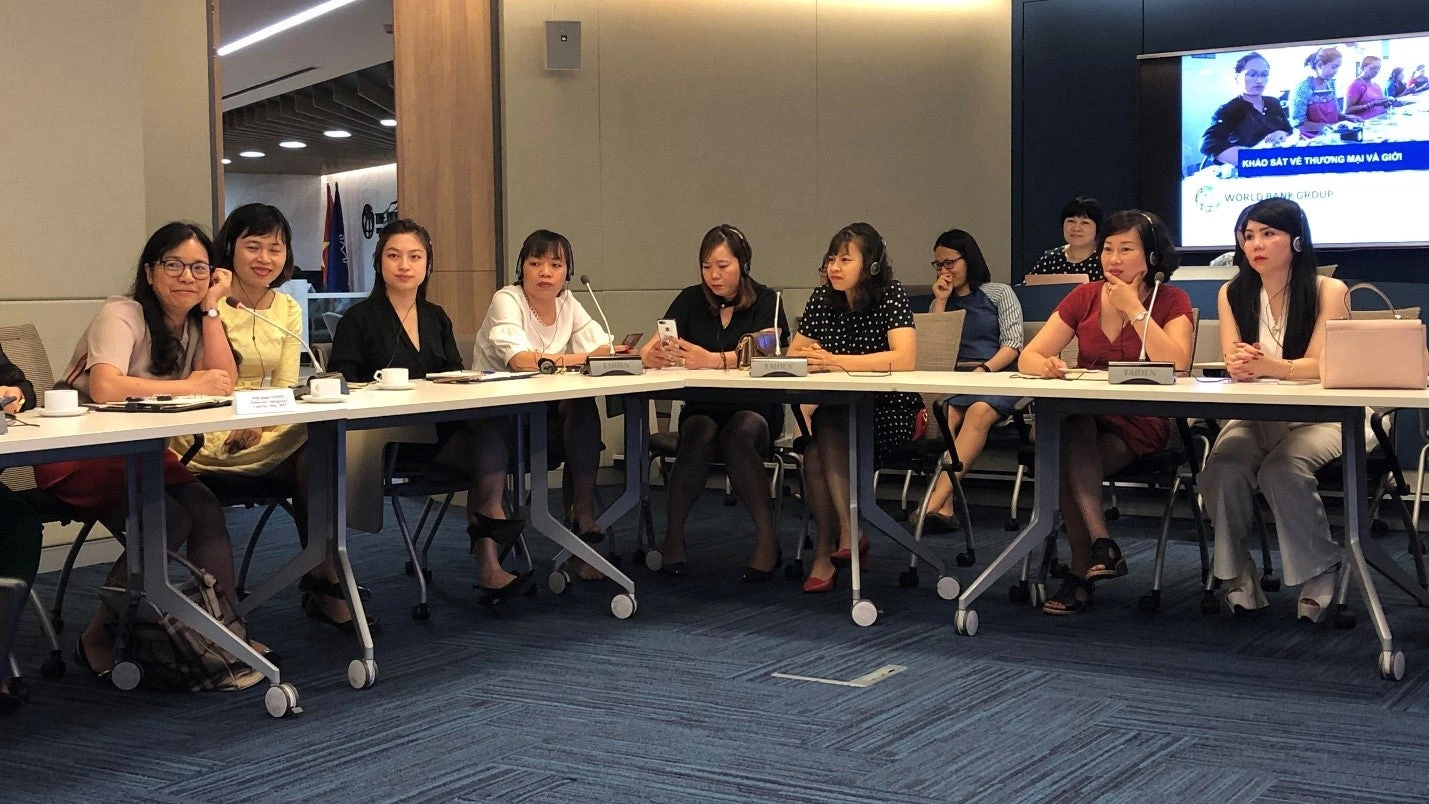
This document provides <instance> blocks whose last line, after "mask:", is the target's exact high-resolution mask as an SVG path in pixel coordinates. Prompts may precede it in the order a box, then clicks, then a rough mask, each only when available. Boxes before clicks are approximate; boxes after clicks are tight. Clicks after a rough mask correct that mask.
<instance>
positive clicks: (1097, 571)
mask: <svg viewBox="0 0 1429 804" xmlns="http://www.w3.org/2000/svg"><path fill="white" fill-rule="evenodd" d="M1125 574H1126V557H1125V556H1123V555H1122V554H1121V548H1120V547H1118V546H1117V544H1116V542H1114V541H1112V540H1111V539H1107V538H1102V539H1097V540H1096V541H1094V542H1092V565H1091V567H1089V568H1088V569H1087V576H1086V578H1087V580H1089V581H1103V580H1107V579H1108V578H1120V577H1121V576H1123V575H1125Z"/></svg>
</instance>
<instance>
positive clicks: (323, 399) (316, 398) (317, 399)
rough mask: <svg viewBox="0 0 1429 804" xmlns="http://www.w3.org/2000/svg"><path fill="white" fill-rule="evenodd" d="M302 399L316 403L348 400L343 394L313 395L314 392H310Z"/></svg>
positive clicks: (333, 402)
mask: <svg viewBox="0 0 1429 804" xmlns="http://www.w3.org/2000/svg"><path fill="white" fill-rule="evenodd" d="M302 401H304V402H311V403H312V404H314V405H332V404H336V403H339V402H346V401H347V397H345V396H343V395H341V394H338V395H337V396H313V395H312V394H308V395H307V396H304V397H303V399H302Z"/></svg>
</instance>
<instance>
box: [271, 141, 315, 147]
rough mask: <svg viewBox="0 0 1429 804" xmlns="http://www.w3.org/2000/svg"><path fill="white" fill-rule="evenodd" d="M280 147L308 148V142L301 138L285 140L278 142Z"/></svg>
mask: <svg viewBox="0 0 1429 804" xmlns="http://www.w3.org/2000/svg"><path fill="white" fill-rule="evenodd" d="M278 147H279V148H306V147H308V144H307V143H306V142H302V141H300V140H283V141H282V142H280V143H278Z"/></svg>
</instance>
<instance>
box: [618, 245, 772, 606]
mask: <svg viewBox="0 0 1429 804" xmlns="http://www.w3.org/2000/svg"><path fill="white" fill-rule="evenodd" d="M752 254H753V252H752V250H751V249H750V246H749V241H748V240H746V239H745V237H744V233H743V232H740V231H739V230H738V229H736V228H735V227H733V226H729V225H727V224H720V225H719V226H716V227H715V228H713V229H711V230H709V231H708V232H706V233H705V238H704V240H703V241H702V242H701V243H700V283H699V284H698V285H691V286H690V287H687V288H685V289H684V290H682V291H680V295H678V296H676V297H675V300H674V301H673V302H671V303H670V309H669V310H667V311H666V312H665V318H667V319H670V320H672V321H674V322H675V325H676V329H677V330H678V332H679V334H680V337H679V338H678V339H675V340H673V341H670V342H668V343H667V342H665V341H663V340H662V339H660V338H658V337H657V338H651V339H650V342H649V343H647V344H645V348H644V349H643V350H641V352H640V356H641V358H642V359H643V360H644V361H645V365H646V366H649V367H650V368H664V367H669V366H681V365H682V366H684V367H686V368H692V369H701V368H702V369H724V368H732V367H734V366H735V364H736V363H737V362H738V359H737V356H736V354H735V346H737V345H738V343H739V340H740V338H742V337H744V336H745V335H751V334H755V333H758V332H761V331H768V330H770V329H772V328H773V327H774V316H775V309H776V306H777V305H776V296H775V293H774V291H772V290H770V289H769V288H767V287H765V286H763V285H761V284H759V283H758V282H755V281H754V279H753V278H752V277H751V276H750V274H749V270H750V269H749V261H750V258H751V256H752ZM778 316H779V325H778V329H779V332H778V337H779V339H780V341H781V343H783V344H784V345H788V340H787V336H786V335H785V333H787V332H788V331H789V328H788V327H789V324H788V322H787V321H786V320H785V319H784V311H783V310H779V311H778ZM771 334H772V333H771ZM783 429H784V406H783V405H738V404H733V405H731V404H712V403H691V404H687V405H685V407H684V409H683V410H681V412H680V441H679V444H680V446H679V452H678V453H677V454H676V456H675V467H674V469H673V470H672V471H671V472H670V478H669V489H668V491H669V501H670V502H669V511H668V515H667V516H668V519H667V529H666V532H665V544H664V547H663V548H662V551H663V556H664V563H663V564H662V566H661V567H660V572H661V573H662V574H664V575H668V576H671V577H682V576H684V575H685V569H686V565H685V519H686V518H687V517H688V516H689V514H690V508H691V507H692V506H693V505H694V503H695V498H696V497H698V496H699V493H700V489H702V488H704V485H705V479H706V478H707V477H708V476H709V466H710V461H711V460H714V459H715V457H716V452H717V451H718V453H719V454H720V455H721V456H722V460H723V461H724V465H725V471H726V472H727V473H728V475H729V482H730V486H732V487H733V488H734V493H735V495H736V496H738V497H739V499H740V501H741V502H743V503H744V507H745V508H747V509H749V515H750V518H752V519H753V520H754V533H755V545H754V556H753V557H752V558H751V559H750V561H749V565H748V566H747V567H745V570H744V575H743V580H744V581H745V582H746V583H755V582H759V581H765V580H768V579H769V577H770V576H771V575H773V574H774V571H775V570H777V569H779V566H780V564H781V563H782V561H783V556H782V555H780V552H779V543H778V541H777V539H776V538H775V534H774V512H773V510H772V509H771V507H770V503H769V478H768V476H767V475H766V473H765V471H764V460H765V458H766V457H767V456H768V454H769V446H770V443H771V440H772V439H774V438H778V434H779V433H780V432H782V431H783Z"/></svg>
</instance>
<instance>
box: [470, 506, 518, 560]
mask: <svg viewBox="0 0 1429 804" xmlns="http://www.w3.org/2000/svg"><path fill="white" fill-rule="evenodd" d="M472 517H474V518H473V519H472V520H470V521H468V522H467V523H466V535H467V536H469V537H470V538H471V549H472V550H475V549H476V543H477V542H478V541H480V540H482V539H490V540H492V541H493V542H495V543H496V549H497V550H498V551H505V550H507V549H509V548H510V547H511V546H512V545H514V544H516V540H518V539H520V538H521V531H522V530H524V529H525V527H526V520H524V519H492V518H491V517H489V516H486V515H485V514H479V513H474V512H473V513H472Z"/></svg>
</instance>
